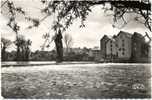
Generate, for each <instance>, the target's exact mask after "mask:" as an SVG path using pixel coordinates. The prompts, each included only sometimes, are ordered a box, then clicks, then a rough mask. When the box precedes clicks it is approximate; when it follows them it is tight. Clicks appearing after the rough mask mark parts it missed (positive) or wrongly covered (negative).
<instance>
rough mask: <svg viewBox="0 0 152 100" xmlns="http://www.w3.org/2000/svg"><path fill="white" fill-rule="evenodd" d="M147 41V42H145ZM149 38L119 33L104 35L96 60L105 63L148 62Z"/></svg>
mask: <svg viewBox="0 0 152 100" xmlns="http://www.w3.org/2000/svg"><path fill="white" fill-rule="evenodd" d="M146 39H148V41H146ZM150 42H151V38H150V37H149V36H148V34H146V35H145V36H143V35H141V34H140V33H137V32H134V33H133V34H130V33H128V32H124V31H120V32H119V33H118V34H117V35H114V36H107V35H104V36H103V37H102V38H101V40H100V51H98V54H99V55H98V58H99V59H100V60H101V59H102V60H103V61H107V62H150V60H151V59H150V58H151V46H150Z"/></svg>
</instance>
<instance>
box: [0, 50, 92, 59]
mask: <svg viewBox="0 0 152 100" xmlns="http://www.w3.org/2000/svg"><path fill="white" fill-rule="evenodd" d="M16 54H17V53H16V51H11V52H6V53H5V61H16ZM63 58H64V59H63V60H64V61H94V59H95V58H94V57H93V56H89V55H88V54H87V53H75V52H69V53H66V54H64V57H63ZM55 60H56V51H55V50H52V51H39V50H37V51H35V52H31V53H30V55H29V57H28V61H55ZM2 61H4V59H3V60H2ZM20 61H25V60H20Z"/></svg>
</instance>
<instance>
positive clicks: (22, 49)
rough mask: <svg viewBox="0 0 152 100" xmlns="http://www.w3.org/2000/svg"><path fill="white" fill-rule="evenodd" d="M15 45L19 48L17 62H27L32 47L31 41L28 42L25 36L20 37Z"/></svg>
mask: <svg viewBox="0 0 152 100" xmlns="http://www.w3.org/2000/svg"><path fill="white" fill-rule="evenodd" d="M14 43H15V45H16V46H17V47H18V51H17V52H18V54H19V55H17V56H16V57H17V58H16V60H21V61H22V60H25V61H27V60H28V59H29V54H30V48H29V46H30V45H31V43H32V42H31V41H30V40H26V39H25V37H24V36H23V35H18V37H17V40H16V41H15V42H14Z"/></svg>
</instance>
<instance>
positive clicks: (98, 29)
mask: <svg viewBox="0 0 152 100" xmlns="http://www.w3.org/2000/svg"><path fill="white" fill-rule="evenodd" d="M14 2H15V4H16V5H19V6H21V7H23V9H24V10H25V11H26V12H27V15H28V16H32V17H34V18H42V17H43V16H44V15H43V14H41V13H40V8H43V7H44V5H42V4H41V3H40V2H39V1H38V0H14ZM2 12H3V13H6V12H7V10H6V9H2ZM110 13H111V12H109V13H107V14H106V13H104V11H103V10H102V9H101V6H95V7H93V8H92V12H91V13H90V14H89V16H88V17H87V20H86V22H85V24H86V27H84V28H79V25H80V21H79V20H76V21H74V23H73V25H72V26H71V27H70V28H69V29H68V30H67V31H66V32H65V33H69V34H71V36H72V37H73V41H74V44H73V47H88V48H93V47H94V46H98V47H99V46H100V39H101V38H102V36H103V35H104V34H107V35H114V34H117V33H118V32H119V31H120V30H123V31H127V32H130V33H133V32H135V31H136V32H139V33H141V34H143V35H145V32H149V30H148V29H147V28H145V26H144V25H142V24H140V23H139V22H136V21H134V20H133V17H134V14H129V15H126V19H127V20H128V21H129V22H128V24H127V25H126V26H125V27H124V28H122V29H118V28H113V27H112V23H113V16H108V14H110ZM53 20H55V19H54V18H53V17H48V18H47V19H46V20H45V21H44V22H43V23H41V25H40V26H39V27H38V28H33V29H27V27H28V26H29V25H30V24H31V23H30V22H27V21H25V20H24V19H23V16H21V15H20V16H18V19H17V21H18V23H19V25H20V26H21V30H20V32H19V33H20V34H23V35H25V37H26V38H28V39H30V40H32V46H31V49H32V51H35V50H40V46H41V45H42V44H43V42H44V40H43V39H42V35H43V34H44V33H46V32H50V35H53V34H54V32H53V31H52V30H50V27H51V25H52V22H53ZM0 21H1V23H0V28H1V29H0V31H1V33H2V35H1V36H2V37H5V38H7V39H10V40H12V41H13V40H15V33H14V32H13V31H12V30H11V29H10V28H9V27H8V26H6V24H7V22H8V18H7V16H6V14H5V15H4V14H3V15H1V16H0ZM65 33H63V35H64V34H65ZM149 35H151V34H149ZM13 48H15V46H12V47H11V49H10V50H12V49H13ZM53 48H54V42H52V44H51V47H50V48H48V49H47V50H52V49H53Z"/></svg>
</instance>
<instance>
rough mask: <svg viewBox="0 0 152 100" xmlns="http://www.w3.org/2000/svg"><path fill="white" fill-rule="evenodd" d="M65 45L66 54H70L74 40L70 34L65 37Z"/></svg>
mask: <svg viewBox="0 0 152 100" xmlns="http://www.w3.org/2000/svg"><path fill="white" fill-rule="evenodd" d="M63 40H64V43H65V45H66V52H67V53H68V52H69V50H70V48H71V47H72V45H73V38H72V36H71V35H70V34H65V35H64V37H63Z"/></svg>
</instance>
